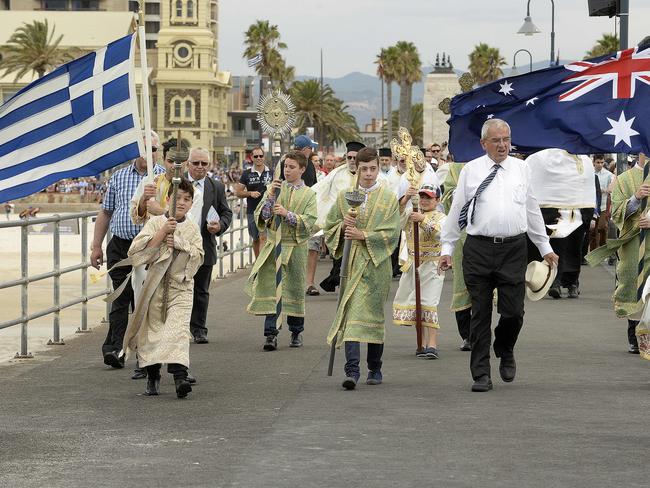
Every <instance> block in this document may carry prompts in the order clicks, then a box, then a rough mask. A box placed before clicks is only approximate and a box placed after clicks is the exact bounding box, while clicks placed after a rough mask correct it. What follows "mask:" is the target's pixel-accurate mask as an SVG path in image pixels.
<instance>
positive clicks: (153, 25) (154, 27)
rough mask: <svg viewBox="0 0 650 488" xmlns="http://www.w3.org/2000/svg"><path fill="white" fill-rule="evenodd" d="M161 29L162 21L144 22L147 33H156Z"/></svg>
mask: <svg viewBox="0 0 650 488" xmlns="http://www.w3.org/2000/svg"><path fill="white" fill-rule="evenodd" d="M159 30H160V22H150V21H147V22H145V23H144V31H145V32H146V33H147V34H156V33H157V32H158V31H159Z"/></svg>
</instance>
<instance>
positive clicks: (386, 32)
mask: <svg viewBox="0 0 650 488" xmlns="http://www.w3.org/2000/svg"><path fill="white" fill-rule="evenodd" d="M629 2H630V29H629V30H630V35H629V42H630V45H633V44H636V43H637V42H638V41H640V40H641V39H643V38H644V37H645V36H646V35H650V0H629ZM530 13H531V17H532V20H533V22H534V23H535V25H537V27H538V28H539V29H540V30H541V31H542V32H541V33H540V34H536V35H534V36H523V35H521V34H517V33H516V32H517V31H518V30H519V28H520V27H521V26H522V24H523V22H524V17H525V16H526V0H221V1H220V2H219V69H220V70H222V71H230V72H231V73H232V74H234V75H248V74H253V70H252V69H251V68H248V67H247V65H246V61H245V60H244V59H243V58H242V53H243V50H244V48H243V42H244V32H245V31H246V30H247V29H248V26H249V25H251V24H253V23H255V21H256V20H258V19H260V20H269V21H270V22H271V23H272V24H276V25H277V26H278V29H279V31H280V34H281V39H282V40H283V41H284V42H285V43H286V44H287V45H288V49H286V50H284V56H285V58H286V59H287V62H288V63H289V64H290V65H293V66H295V67H296V74H298V75H313V76H316V75H318V74H319V73H320V50H321V48H322V49H323V69H324V75H325V76H326V77H334V78H337V77H341V76H344V75H345V74H347V73H350V72H354V71H358V72H362V73H366V74H375V73H376V65H375V64H374V60H375V59H376V56H377V54H378V53H379V50H380V49H381V48H382V47H388V46H390V45H393V44H395V43H396V42H397V41H400V40H404V41H411V42H413V43H414V44H415V45H416V46H417V47H418V50H419V52H420V59H421V60H422V63H423V65H424V66H427V65H431V64H432V63H433V62H435V57H436V53H438V52H440V53H442V52H443V51H444V52H446V53H448V54H450V55H451V61H452V63H453V65H454V67H456V68H459V69H463V70H464V69H467V64H468V59H467V56H468V54H469V53H470V52H471V51H472V49H473V48H474V46H475V45H476V44H478V43H479V42H486V43H488V44H489V45H491V46H494V47H498V48H499V49H500V50H501V55H502V56H503V57H504V58H505V59H506V61H507V63H508V66H510V65H511V64H512V57H513V54H514V52H515V51H516V50H518V49H528V50H529V51H530V52H531V54H532V56H533V62H537V61H543V60H548V59H549V54H550V31H551V1H550V0H532V1H531V2H530ZM643 20H645V26H644V25H643V22H642V21H643ZM613 32H614V19H610V18H608V17H589V14H588V9H587V0H555V49H556V51H557V50H558V49H559V50H560V56H561V58H562V59H563V60H564V59H571V60H576V59H582V58H583V57H584V55H585V52H586V51H587V50H589V49H590V48H591V47H592V46H593V44H594V43H595V41H596V40H597V39H599V38H600V37H601V35H602V34H603V33H613ZM527 63H528V55H527V54H526V53H523V52H522V53H520V54H519V55H518V56H517V65H518V66H521V65H526V64H527Z"/></svg>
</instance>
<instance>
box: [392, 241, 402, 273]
mask: <svg viewBox="0 0 650 488" xmlns="http://www.w3.org/2000/svg"><path fill="white" fill-rule="evenodd" d="M401 243H402V233H401V232H400V235H399V239H398V240H397V247H396V248H395V250H394V251H393V254H391V255H390V263H391V265H392V266H393V276H397V275H398V274H400V273H401V270H400V269H399V268H400V266H399V249H400V246H401Z"/></svg>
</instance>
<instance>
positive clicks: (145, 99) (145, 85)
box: [138, 0, 153, 183]
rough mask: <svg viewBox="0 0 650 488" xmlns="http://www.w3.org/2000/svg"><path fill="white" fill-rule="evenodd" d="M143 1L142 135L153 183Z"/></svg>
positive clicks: (140, 26)
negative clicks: (143, 135)
mask: <svg viewBox="0 0 650 488" xmlns="http://www.w3.org/2000/svg"><path fill="white" fill-rule="evenodd" d="M143 5H144V0H138V41H139V43H140V70H141V71H142V93H141V96H142V102H143V103H142V105H143V106H144V110H143V112H144V113H143V114H142V115H143V116H144V133H145V134H146V137H145V145H146V159H147V181H148V182H149V183H151V182H153V156H152V150H151V149H152V148H151V111H150V108H149V77H148V74H147V43H146V41H145V32H144V7H143Z"/></svg>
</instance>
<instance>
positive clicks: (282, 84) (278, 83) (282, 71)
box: [269, 51, 296, 91]
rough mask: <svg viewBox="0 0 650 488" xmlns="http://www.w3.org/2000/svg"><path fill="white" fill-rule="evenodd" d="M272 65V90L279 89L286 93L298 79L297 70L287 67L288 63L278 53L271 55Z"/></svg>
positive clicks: (270, 75) (270, 76) (270, 77)
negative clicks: (294, 80) (295, 79)
mask: <svg viewBox="0 0 650 488" xmlns="http://www.w3.org/2000/svg"><path fill="white" fill-rule="evenodd" d="M270 64H271V71H270V72H269V79H270V81H271V86H272V88H279V89H280V90H282V91H286V90H287V87H288V86H289V85H290V84H291V82H292V81H293V79H294V78H295V77H296V68H294V67H293V66H287V63H286V61H285V60H284V59H283V58H282V56H281V55H280V53H278V52H277V51H276V52H272V53H271V55H270Z"/></svg>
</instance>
